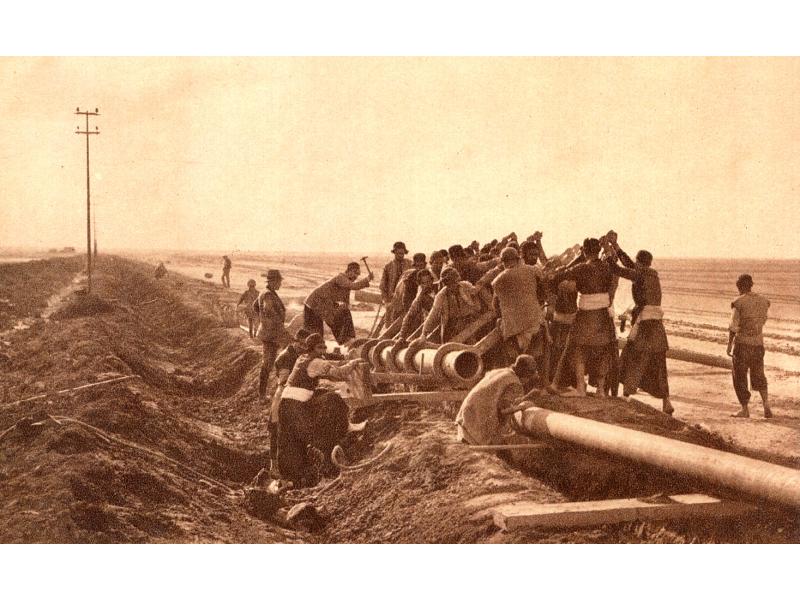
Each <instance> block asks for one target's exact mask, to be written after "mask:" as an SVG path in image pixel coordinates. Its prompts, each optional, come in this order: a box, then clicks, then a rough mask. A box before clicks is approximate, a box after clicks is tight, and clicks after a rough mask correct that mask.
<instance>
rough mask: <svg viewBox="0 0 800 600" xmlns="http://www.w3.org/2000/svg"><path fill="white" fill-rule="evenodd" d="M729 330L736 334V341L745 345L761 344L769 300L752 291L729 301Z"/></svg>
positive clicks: (762, 342)
mask: <svg viewBox="0 0 800 600" xmlns="http://www.w3.org/2000/svg"><path fill="white" fill-rule="evenodd" d="M731 308H732V309H733V315H732V316H731V325H730V330H731V331H732V332H733V333H735V334H736V343H737V344H744V345H745V346H763V345H764V335H763V329H764V324H765V323H766V322H767V311H768V310H769V300H767V299H766V298H765V297H764V296H761V295H759V294H756V293H754V292H748V293H746V294H742V295H741V296H739V297H738V298H736V300H734V301H733V302H732V303H731Z"/></svg>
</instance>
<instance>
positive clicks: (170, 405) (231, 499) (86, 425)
mask: <svg viewBox="0 0 800 600" xmlns="http://www.w3.org/2000/svg"><path fill="white" fill-rule="evenodd" d="M197 283H198V286H199V287H202V285H201V284H200V282H197ZM193 285H194V283H193V282H190V281H188V280H184V279H181V278H176V277H171V278H169V279H168V280H167V281H163V282H156V281H155V280H154V279H153V278H152V277H151V274H150V269H149V268H148V267H146V266H142V265H139V264H136V263H133V262H130V261H124V260H119V259H111V258H107V259H102V260H101V261H100V262H99V264H98V271H97V275H96V278H95V288H96V290H97V294H98V296H100V297H101V298H106V299H114V301H113V302H112V303H111V304H112V306H113V310H111V311H110V312H109V311H102V312H101V313H98V314H95V315H93V316H79V317H75V318H67V317H69V316H70V315H72V314H74V311H72V312H71V311H69V310H66V311H62V312H61V315H62V317H63V318H55V317H57V316H58V314H59V313H56V315H54V318H53V320H51V321H49V322H43V321H40V322H37V323H36V324H34V325H33V326H32V327H31V328H30V329H28V330H25V331H16V332H12V333H10V334H9V335H8V336H7V338H6V339H7V341H8V342H9V344H10V346H8V347H7V348H6V353H7V355H8V357H9V364H8V365H6V367H5V368H4V373H3V382H2V386H3V388H4V390H0V392H2V393H4V395H3V396H0V432H4V433H3V438H2V439H0V453H2V455H1V456H0V458H1V460H0V482H2V483H0V532H2V533H0V540H2V541H3V542H154V541H155V542H158V541H170V542H190V541H226V542H274V541H292V540H294V539H297V536H296V535H295V533H294V532H291V531H288V530H284V529H281V528H279V527H277V526H275V525H272V524H269V523H265V522H263V521H260V520H258V519H255V518H253V517H252V516H250V515H249V514H248V513H247V512H246V511H245V509H244V508H243V506H242V489H243V487H244V485H245V484H246V483H247V482H249V481H250V479H251V478H252V477H253V476H254V475H255V473H257V472H258V470H259V469H260V468H261V467H263V466H264V464H265V462H266V453H265V450H264V449H265V448H266V447H267V445H266V440H265V433H262V432H266V423H265V419H264V415H263V413H264V411H263V407H261V406H258V405H257V404H258V403H257V402H255V401H254V398H255V393H252V392H253V390H254V386H255V385H257V371H258V363H259V360H260V354H259V352H258V351H257V350H256V349H254V348H253V347H248V346H247V345H245V344H243V343H242V341H241V339H240V337H239V336H238V334H231V331H229V330H225V329H223V328H221V327H219V326H218V322H217V321H216V320H215V319H214V318H213V312H212V310H211V307H210V306H204V301H203V300H202V299H201V296H200V294H199V293H198V291H197V290H192V289H189V290H187V289H186V288H191V286H193ZM190 298H191V300H190ZM153 299H155V300H156V302H149V303H148V304H143V303H145V302H148V301H150V300H153ZM69 306H70V305H68V306H67V308H68V307H69ZM79 312H80V311H79ZM128 375H137V376H139V377H138V378H134V379H129V380H126V381H124V382H121V383H118V384H112V385H106V386H97V387H90V388H87V389H85V390H83V391H79V392H76V393H74V394H70V395H51V396H48V397H46V398H39V399H35V400H27V399H28V398H30V397H34V396H37V395H41V394H43V393H47V392H51V391H54V390H62V389H66V388H71V387H75V386H80V385H85V384H87V383H92V382H97V381H102V380H106V379H109V378H115V377H120V376H128ZM51 417H52V418H51ZM15 425H16V426H15ZM12 427H13V428H12Z"/></svg>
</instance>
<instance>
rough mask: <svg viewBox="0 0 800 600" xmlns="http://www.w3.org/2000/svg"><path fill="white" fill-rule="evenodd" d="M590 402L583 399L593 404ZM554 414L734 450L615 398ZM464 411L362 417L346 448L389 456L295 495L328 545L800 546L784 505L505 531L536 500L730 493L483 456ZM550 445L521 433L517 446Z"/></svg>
mask: <svg viewBox="0 0 800 600" xmlns="http://www.w3.org/2000/svg"><path fill="white" fill-rule="evenodd" d="M584 402H585V401H584ZM538 403H539V404H540V405H541V406H543V407H546V408H549V409H553V410H555V409H559V410H563V411H564V412H569V413H574V414H582V415H583V416H589V415H591V414H592V413H596V414H599V413H603V414H604V418H603V420H605V421H607V422H612V423H617V424H620V425H623V426H632V427H633V428H634V429H639V430H642V431H648V432H651V433H657V434H660V435H666V436H667V437H672V438H674V439H680V440H683V441H689V442H693V443H697V444H700V445H705V446H708V447H713V448H719V449H725V450H733V448H731V447H730V446H729V445H728V444H727V443H726V442H724V441H723V440H721V439H719V438H718V437H717V436H715V435H713V434H711V433H709V432H706V431H703V430H702V429H700V428H697V427H692V426H687V425H686V424H685V423H682V422H681V421H678V420H676V419H672V418H670V417H667V416H666V415H664V414H663V413H660V412H659V411H656V410H654V409H651V408H650V407H648V406H646V405H642V404H640V403H628V402H625V401H623V400H616V399H608V400H606V401H605V402H602V403H600V402H598V404H597V406H596V407H594V408H588V407H586V406H580V405H578V403H577V401H576V400H573V399H555V398H552V399H551V398H544V399H541V401H539V402H538ZM456 409H457V407H455V406H441V407H438V406H437V407H433V408H421V407H418V406H414V405H401V404H389V405H387V406H385V407H381V408H377V409H373V410H366V409H362V410H364V414H363V415H359V416H369V425H368V428H367V431H366V433H365V434H364V436H363V437H362V438H361V439H360V440H357V441H355V442H354V443H353V444H351V445H350V446H349V448H348V449H347V452H348V456H349V458H350V460H351V461H360V460H362V459H366V458H369V457H370V456H374V455H376V454H377V453H378V452H379V451H380V450H381V449H382V448H383V447H384V446H385V445H386V444H391V446H390V448H389V449H388V450H387V451H386V452H385V454H383V456H382V457H381V458H380V459H378V460H377V461H376V462H375V463H374V464H372V465H370V466H368V467H366V468H365V469H363V470H359V471H354V472H343V473H342V474H341V476H340V478H339V480H337V481H335V482H333V483H330V482H329V483H327V484H326V485H327V486H328V487H326V485H322V486H318V487H317V488H315V489H312V490H304V491H298V492H290V493H289V496H290V497H291V498H293V499H295V500H305V501H313V502H315V503H317V505H318V506H320V507H322V508H323V510H324V511H325V513H326V514H328V515H329V516H330V522H329V525H328V526H327V527H326V528H325V530H323V531H322V533H321V534H320V536H319V539H320V540H322V541H326V542H337V543H342V542H361V543H384V542H386V543H415V542H437V543H439V542H447V543H476V542H480V543H483V542H489V543H519V542H523V543H527V542H545V543H564V542H570V543H586V542H589V543H659V542H668V543H688V542H771V543H775V542H778V543H780V542H796V541H798V540H800V527H799V526H798V523H797V519H796V515H793V514H790V513H787V512H786V511H784V510H781V509H776V508H775V507H767V506H762V507H760V510H759V512H757V513H754V514H753V515H750V516H748V518H746V519H739V520H730V519H725V520H713V519H696V520H692V521H687V522H671V523H658V522H653V523H640V522H637V523H628V524H622V525H607V526H602V527H596V528H588V529H579V530H575V531H553V530H546V529H534V530H530V531H526V532H520V533H513V534H509V533H505V532H502V531H500V530H498V529H497V528H496V527H495V525H494V524H493V521H492V518H491V510H492V509H493V508H494V507H496V506H499V505H501V504H505V503H509V502H516V501H521V500H530V501H534V502H539V503H558V502H570V501H579V500H590V499H607V498H626V497H647V496H654V495H661V494H666V495H670V494H676V493H686V492H697V491H706V492H708V493H712V494H713V493H719V494H722V495H723V497H724V490H712V489H708V488H707V487H706V488H704V487H703V486H702V485H701V484H700V483H699V482H696V481H692V480H689V479H684V478H680V477H676V476H674V475H669V474H665V473H663V472H659V471H656V470H654V469H650V468H647V467H643V466H638V465H635V464H632V463H629V462H626V461H621V460H618V459H616V458H614V457H611V456H604V455H602V454H598V453H592V452H587V451H582V450H580V449H578V448H575V447H571V446H568V445H566V444H559V443H551V444H549V445H548V446H547V447H545V448H541V449H536V450H512V451H510V453H509V454H510V455H509V456H506V457H504V458H501V457H498V456H496V455H495V453H492V452H476V451H474V450H472V449H470V448H469V447H468V446H465V445H463V444H459V443H456V442H455V439H454V435H453V425H452V418H453V417H454V415H455V412H456ZM531 442H541V440H532V439H530V438H527V437H525V436H522V435H517V436H516V437H514V438H511V439H509V443H531Z"/></svg>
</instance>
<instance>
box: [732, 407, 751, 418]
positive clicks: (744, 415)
mask: <svg viewBox="0 0 800 600" xmlns="http://www.w3.org/2000/svg"><path fill="white" fill-rule="evenodd" d="M731 416H732V417H741V418H743V419H749V418H750V411H749V410H747V409H746V408H743V409H742V410H740V411H739V412H737V413H736V414H735V415H731Z"/></svg>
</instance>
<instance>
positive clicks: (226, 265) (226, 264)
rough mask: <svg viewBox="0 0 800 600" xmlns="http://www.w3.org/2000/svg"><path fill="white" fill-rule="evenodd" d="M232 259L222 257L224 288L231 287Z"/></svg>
mask: <svg viewBox="0 0 800 600" xmlns="http://www.w3.org/2000/svg"><path fill="white" fill-rule="evenodd" d="M231 266H232V265H231V259H230V258H228V257H227V256H223V257H222V287H226V288H230V287H231Z"/></svg>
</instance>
